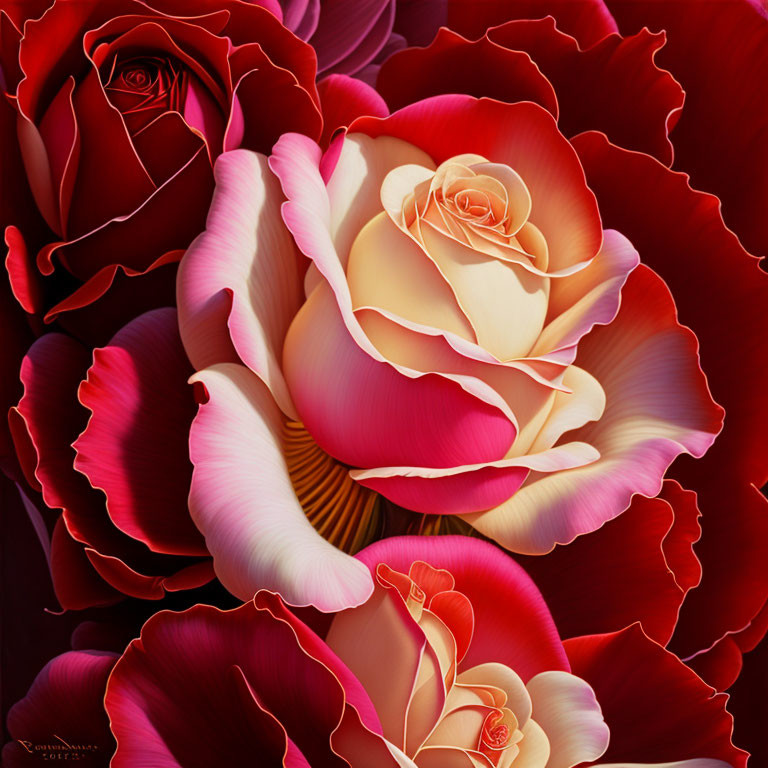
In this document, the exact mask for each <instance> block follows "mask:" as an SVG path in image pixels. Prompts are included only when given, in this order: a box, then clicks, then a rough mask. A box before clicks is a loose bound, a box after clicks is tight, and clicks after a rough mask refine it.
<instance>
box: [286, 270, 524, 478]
mask: <svg viewBox="0 0 768 768" xmlns="http://www.w3.org/2000/svg"><path fill="white" fill-rule="evenodd" d="M355 341H356V340H355V339H353V337H352V336H351V335H350V334H349V332H348V330H347V327H346V326H345V324H344V321H343V319H342V316H341V313H340V311H339V307H338V305H337V303H336V301H335V299H334V295H333V293H332V292H331V291H330V290H329V288H328V286H327V285H325V284H322V285H319V286H318V287H317V288H316V289H315V291H314V292H313V293H312V295H311V296H310V298H309V299H308V301H307V303H306V304H305V305H304V307H302V309H301V311H300V312H299V314H298V315H297V316H296V319H295V320H294V322H293V324H292V325H291V328H290V330H289V332H288V335H287V337H286V343H285V352H284V369H285V376H286V380H287V381H288V385H289V387H290V389H291V394H292V395H293V398H294V402H295V404H296V407H297V409H298V411H299V414H300V416H301V420H302V421H303V423H304V424H305V426H306V427H307V429H308V430H309V432H310V433H311V434H312V436H313V438H314V439H315V440H316V441H317V443H318V444H319V445H320V446H321V447H322V448H323V450H325V451H327V452H328V453H329V454H331V456H334V457H335V458H337V459H339V460H340V461H343V462H344V463H346V464H350V465H352V466H358V467H375V466H380V465H384V466H386V465H403V464H413V465H417V466H418V465H426V466H437V467H453V466H458V465H462V464H469V463H476V462H482V461H493V460H494V459H497V458H500V457H501V456H503V455H504V453H505V452H506V450H507V448H508V447H509V445H510V444H511V442H512V439H513V438H514V431H515V430H514V426H513V425H512V423H511V422H510V421H509V419H508V418H507V417H506V416H505V414H504V413H503V412H501V411H500V410H499V409H498V408H495V407H493V406H489V405H488V404H486V403H484V402H482V401H481V400H480V399H478V398H476V397H474V396H473V395H471V394H470V393H468V392H465V391H463V390H462V388H461V387H459V386H456V384H455V383H454V381H451V380H450V379H449V378H447V377H444V376H440V375H430V374H427V375H421V374H419V377H418V378H410V377H409V376H407V375H405V376H404V375H402V374H401V373H400V371H399V370H398V369H396V368H395V366H394V365H390V364H388V363H385V362H380V361H378V360H376V359H374V358H373V357H372V356H371V355H370V354H368V353H367V352H366V350H364V349H361V348H360V347H359V346H358V344H357V343H355ZM369 343H370V342H369ZM478 383H479V382H478ZM486 386H487V385H486ZM489 389H490V388H489ZM497 397H498V396H497Z"/></svg>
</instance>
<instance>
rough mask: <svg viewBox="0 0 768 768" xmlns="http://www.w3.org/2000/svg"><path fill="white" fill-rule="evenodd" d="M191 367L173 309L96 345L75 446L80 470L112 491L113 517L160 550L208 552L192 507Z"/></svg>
mask: <svg viewBox="0 0 768 768" xmlns="http://www.w3.org/2000/svg"><path fill="white" fill-rule="evenodd" d="M192 373H193V370H192V367H191V366H190V365H189V362H188V361H187V358H186V355H185V354H184V348H183V347H182V346H181V339H180V338H179V331H178V325H177V322H176V310H175V309H170V308H169V309H157V310H154V311H153V312H148V313H146V314H144V315H141V316H140V317H138V318H137V319H136V320H133V321H132V322H131V323H129V324H128V325H127V326H125V327H124V328H123V329H122V330H121V331H119V332H118V333H117V335H116V336H115V337H114V338H113V339H112V341H111V342H110V343H109V345H108V346H106V347H104V348H103V349H96V350H94V353H93V365H92V366H91V368H90V369H89V370H88V374H87V377H86V380H85V381H84V382H83V383H82V384H81V385H80V389H79V398H80V402H81V403H82V404H83V405H84V406H85V407H86V408H88V410H90V411H91V417H90V418H89V420H88V424H87V426H86V428H85V430H84V431H83V433H82V434H81V435H80V436H79V437H78V439H77V440H76V441H75V443H74V445H73V447H74V448H75V451H76V453H77V456H76V458H75V464H74V466H75V469H77V470H78V471H80V472H82V473H83V474H84V475H86V477H88V479H89V480H90V481H91V485H93V487H94V488H100V489H101V490H103V491H104V493H105V495H106V497H107V511H108V514H109V516H110V518H111V519H112V522H114V524H115V525H116V526H117V527H118V528H120V529H121V530H122V531H124V532H125V533H127V534H128V535H129V536H132V537H133V538H135V539H138V540H139V541H143V542H144V543H145V544H146V545H147V546H148V547H149V548H150V549H152V550H153V551H155V552H163V553H166V554H174V555H206V554H207V553H208V551H207V550H206V548H205V544H204V543H203V538H202V535H201V534H200V532H199V531H198V530H197V528H195V526H194V524H193V523H192V519H191V518H190V517H189V512H188V511H187V496H188V494H189V484H190V481H191V478H192V464H191V463H190V461H189V458H188V453H189V448H188V433H189V427H190V425H191V424H192V419H193V418H194V416H195V413H196V412H197V406H196V404H195V401H194V398H193V396H192V392H191V391H190V389H189V387H187V383H186V382H187V379H188V378H189V377H190V376H191V375H192Z"/></svg>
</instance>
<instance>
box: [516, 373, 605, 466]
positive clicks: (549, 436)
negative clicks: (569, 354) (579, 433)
mask: <svg viewBox="0 0 768 768" xmlns="http://www.w3.org/2000/svg"><path fill="white" fill-rule="evenodd" d="M563 384H564V385H565V386H566V387H568V389H570V390H571V391H570V392H555V401H554V403H553V404H552V410H551V411H550V412H549V415H548V416H547V420H546V421H545V422H544V424H543V426H542V427H541V430H540V431H539V433H538V435H537V436H536V439H535V440H534V441H533V443H532V444H531V446H530V449H529V450H530V452H531V453H538V452H540V451H545V450H547V449H548V448H551V447H552V446H553V445H554V444H555V443H556V442H557V441H558V440H559V439H560V438H561V437H562V436H563V435H564V434H565V433H566V432H570V431H571V430H573V429H578V428H579V427H583V426H584V425H585V424H587V423H589V422H592V421H597V420H598V419H599V418H600V417H601V416H602V415H603V413H604V411H605V391H604V390H603V388H602V386H600V382H599V381H598V380H597V379H596V378H595V377H594V376H592V374H590V373H587V372H586V371H585V370H584V369H583V368H579V367H578V366H577V365H571V366H569V367H568V368H567V369H566V371H565V375H564V376H563ZM513 448H514V446H513Z"/></svg>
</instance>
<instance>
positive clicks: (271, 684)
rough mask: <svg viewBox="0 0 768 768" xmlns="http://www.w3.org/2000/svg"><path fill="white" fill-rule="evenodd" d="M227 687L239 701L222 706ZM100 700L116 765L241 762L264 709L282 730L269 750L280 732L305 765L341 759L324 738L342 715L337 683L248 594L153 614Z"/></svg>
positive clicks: (263, 730)
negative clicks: (241, 599) (218, 604)
mask: <svg viewBox="0 0 768 768" xmlns="http://www.w3.org/2000/svg"><path fill="white" fill-rule="evenodd" d="M306 631H307V632H309V630H306ZM235 665H236V667H237V668H239V670H240V671H241V673H242V674H240V675H238V676H237V677H238V678H239V681H238V680H236V679H235V678H233V676H232V669H233V667H234V666H235ZM193 671H194V674H190V673H191V672H193ZM243 683H245V685H243ZM245 690H247V691H248V692H249V693H250V694H251V699H250V701H249V699H248V698H247V697H244V696H243V695H242V694H243V692H244V691H245ZM233 696H235V697H237V699H238V700H239V701H240V702H241V704H242V705H241V706H238V707H235V708H233V707H232V706H231V701H232V698H233ZM105 701H106V707H107V711H108V712H109V715H110V719H111V721H112V728H113V730H114V733H115V734H116V738H117V742H118V750H117V754H116V756H115V758H114V760H113V765H115V766H117V767H118V768H120V766H133V765H136V764H137V761H140V760H145V761H146V760H149V761H150V762H152V764H158V765H162V764H164V763H163V762H160V761H168V760H169V759H171V755H172V756H173V759H175V760H177V761H178V762H179V763H180V764H182V765H189V764H195V765H217V764H221V763H222V762H226V763H227V764H231V765H239V764H241V763H244V762H248V760H250V759H252V755H253V752H252V750H253V744H254V740H253V734H254V732H255V733H257V734H259V735H260V736H263V735H265V734H266V733H267V729H266V728H264V727H263V724H264V719H265V715H269V716H271V720H270V723H273V722H274V721H277V723H279V724H280V726H282V728H283V729H284V734H283V736H282V743H281V744H280V743H278V744H275V745H273V746H274V747H275V748H276V749H278V753H281V751H282V750H284V749H285V734H286V733H287V737H288V738H289V739H291V741H292V742H293V743H294V744H295V746H296V747H297V748H298V750H300V752H301V754H302V755H303V756H304V757H305V758H306V759H307V762H308V763H309V764H310V765H323V766H326V765H327V766H329V768H330V767H331V766H337V765H338V766H342V765H344V762H343V761H342V760H341V759H340V758H339V757H338V756H337V755H334V754H333V753H332V751H331V746H330V737H331V733H332V732H333V731H334V729H335V728H336V726H337V725H338V724H339V722H340V720H341V718H342V714H343V709H344V692H343V688H342V686H341V685H340V683H339V681H338V679H337V678H336V677H335V675H334V674H333V673H332V672H331V671H330V670H329V669H328V668H327V667H326V666H325V665H324V664H323V663H322V662H318V661H317V660H316V659H314V658H313V657H312V656H310V655H309V654H308V653H307V652H306V651H304V650H303V649H302V648H301V646H300V645H299V643H298V642H297V636H296V633H295V631H294V630H293V629H292V628H291V626H290V625H288V624H286V623H284V622H282V621H279V620H277V619H275V618H274V617H273V616H272V615H271V614H270V613H269V612H267V611H260V610H257V609H256V608H255V606H254V605H253V603H246V604H245V605H243V606H242V607H240V608H237V609H235V610H232V611H227V612H223V611H219V610H218V609H215V608H212V607H209V606H201V605H198V606H195V607H194V608H192V609H190V610H188V611H185V612H183V613H180V614H173V613H169V612H162V613H159V614H156V615H155V616H154V617H152V618H151V619H150V620H149V621H148V622H147V624H145V625H144V628H143V629H142V633H141V638H140V639H139V640H135V641H133V643H131V645H130V646H129V647H128V649H127V651H126V652H125V654H124V655H123V657H122V659H121V660H120V662H119V665H118V666H117V667H116V668H115V670H114V672H113V674H112V676H111V678H110V682H109V686H108V690H107V695H106V700H105ZM269 730H270V731H271V732H272V734H273V735H272V738H278V741H279V734H278V733H276V732H275V730H274V729H269ZM267 743H268V744H271V743H272V742H271V740H270V741H268V742H267ZM265 746H266V745H265ZM169 764H170V765H173V764H174V763H173V762H171V763H169Z"/></svg>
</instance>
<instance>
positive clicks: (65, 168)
mask: <svg viewBox="0 0 768 768" xmlns="http://www.w3.org/2000/svg"><path fill="white" fill-rule="evenodd" d="M155 5H156V7H155V6H152V7H150V6H147V5H145V4H141V3H139V4H137V3H134V2H132V0H127V1H126V2H124V3H119V4H115V3H110V4H107V5H105V4H103V3H97V2H86V3H80V4H78V5H77V6H76V7H75V6H70V5H69V4H67V3H54V4H53V5H52V6H51V7H50V8H49V9H48V10H47V11H46V12H45V14H44V15H43V16H42V17H41V18H39V19H37V20H31V21H28V22H27V23H26V25H25V26H24V34H23V35H21V33H19V32H18V31H16V30H15V28H12V29H11V32H10V33H9V35H10V36H11V37H12V36H13V34H14V32H15V34H16V35H18V36H19V45H18V61H15V62H14V61H13V60H12V57H11V53H10V51H9V53H8V54H7V59H6V62H5V63H4V74H5V78H6V81H7V85H8V87H9V89H11V90H12V91H15V92H16V98H15V100H14V102H13V105H14V107H15V110H16V112H17V115H18V117H17V122H18V151H19V153H20V156H21V159H22V161H23V166H24V168H25V169H26V178H25V179H18V178H4V180H3V183H4V185H7V188H8V189H11V188H12V186H11V185H14V184H15V185H23V184H24V182H26V183H28V185H29V189H30V190H31V193H32V195H33V197H34V200H35V203H36V204H37V209H38V210H39V212H40V215H41V216H42V219H44V221H45V223H46V224H47V226H48V228H49V230H50V232H49V234H46V233H45V231H44V230H43V229H42V228H41V226H40V225H39V224H38V222H36V221H28V220H27V218H28V217H27V218H22V220H20V221H14V220H13V219H11V220H9V221H8V223H9V224H11V225H13V226H15V227H16V228H19V229H21V232H20V233H19V232H16V231H15V230H14V231H13V232H12V234H10V235H9V234H7V235H6V238H7V239H8V241H9V245H10V254H9V271H10V277H11V283H12V286H13V289H14V293H15V294H16V296H17V298H19V300H20V302H21V303H22V305H23V306H24V308H25V309H27V311H30V312H33V311H39V310H40V309H42V308H43V306H42V305H43V304H45V303H46V302H43V300H42V296H41V295H40V294H41V289H40V288H39V287H38V286H37V285H36V283H38V282H39V279H37V278H35V277H34V275H35V272H36V271H37V269H39V270H40V272H41V273H42V275H44V276H48V275H51V274H52V273H53V272H54V270H55V269H56V264H60V266H59V269H61V268H63V269H64V270H65V271H66V272H68V273H70V274H71V275H72V276H73V277H74V278H76V279H77V280H78V281H81V282H84V283H85V286H83V287H81V288H80V290H79V292H78V293H77V295H76V298H72V297H70V299H69V302H65V303H64V305H63V306H62V305H61V302H60V305H59V306H58V307H54V308H53V309H51V308H50V303H48V304H47V306H45V307H44V308H45V309H47V310H49V311H48V314H47V317H46V319H47V320H48V321H50V320H52V319H53V318H55V317H56V316H57V315H58V314H59V313H60V312H61V311H63V309H69V310H72V309H73V308H74V307H73V306H72V304H73V303H76V305H77V306H82V305H83V304H85V303H89V302H90V301H93V300H95V298H97V296H98V295H101V294H103V293H104V291H105V287H106V286H105V283H106V285H109V284H110V283H111V281H112V280H113V279H114V276H115V272H116V266H117V265H119V266H121V267H122V268H123V270H124V271H125V270H127V271H128V272H129V273H135V272H137V271H139V272H143V271H146V270H149V269H151V268H153V267H157V266H160V264H159V263H158V261H159V260H162V259H164V261H162V262H161V263H165V262H167V261H168V260H169V258H171V257H170V256H169V254H172V253H174V252H176V253H175V260H178V257H179V253H178V250H179V249H183V248H185V247H186V246H187V245H188V244H189V242H190V240H191V239H192V238H193V237H194V236H195V235H196V234H197V232H198V231H199V229H200V227H201V224H202V220H203V216H204V214H205V211H206V210H207V206H208V203H209V200H210V189H211V173H210V166H211V163H212V162H213V161H214V160H215V158H216V157H217V156H218V155H219V154H220V153H221V152H222V151H224V150H226V149H231V148H234V147H237V146H250V147H252V148H259V149H260V150H261V151H265V150H267V149H269V148H270V147H271V146H272V144H273V143H274V141H275V139H276V138H277V136H279V135H280V133H281V132H283V131H284V130H285V129H286V128H288V127H289V126H292V127H296V128H298V129H299V130H306V131H307V132H308V133H309V134H310V135H315V136H318V135H319V131H320V125H321V122H320V116H319V113H318V110H317V107H316V104H315V102H316V99H317V97H316V94H315V91H314V84H313V79H314V68H313V63H312V57H311V52H310V51H309V49H307V47H306V46H303V45H302V44H301V43H300V42H298V41H296V40H295V38H293V37H292V36H291V35H290V34H289V33H288V32H287V31H286V30H285V29H284V28H283V27H282V26H281V25H280V23H279V21H278V20H277V19H276V18H275V17H274V16H273V15H272V14H271V13H270V12H269V10H266V9H265V8H264V7H260V4H248V3H241V2H239V1H235V2H225V3H223V4H219V5H217V6H216V8H214V9H212V8H211V7H210V6H209V5H208V4H207V3H202V4H201V3H197V4H193V5H192V6H190V5H189V4H187V5H186V6H185V9H184V14H181V13H179V10H180V9H179V8H178V7H177V4H176V3H174V2H164V1H163V0H160V1H159V2H158V3H156V4H155ZM266 7H267V9H271V10H273V11H276V12H278V13H279V9H278V8H277V7H276V6H275V4H274V3H271V2H266ZM265 98H279V99H282V100H284V101H285V103H286V109H285V110H283V111H280V112H278V113H277V114H274V115H272V116H271V117H270V118H269V119H264V116H263V111H262V110H261V102H262V101H263V99H265ZM313 99H314V100H313ZM5 106H7V105H5ZM4 138H5V137H4ZM13 143H15V142H12V141H11V140H10V137H8V140H5V141H4V146H5V145H8V147H9V151H11V152H13V149H12V148H11V147H12V145H13ZM105 167H109V169H110V173H109V174H105V173H104V169H105ZM41 245H44V246H45V247H44V248H42V250H41V251H40V253H39V254H38V257H37V260H36V261H35V260H32V261H30V260H29V256H28V251H29V250H30V249H33V248H34V249H37V248H39V247H40V246H41ZM107 268H111V270H108V269H107ZM102 270H103V271H102ZM97 275H99V276H100V279H98V280H95V279H94V278H95V277H96V276H97ZM71 290H72V287H71V285H70V286H69V291H70V292H71ZM64 295H66V294H64ZM64 295H60V296H58V297H56V298H58V299H63V298H64ZM102 338H104V336H103V335H102Z"/></svg>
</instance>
